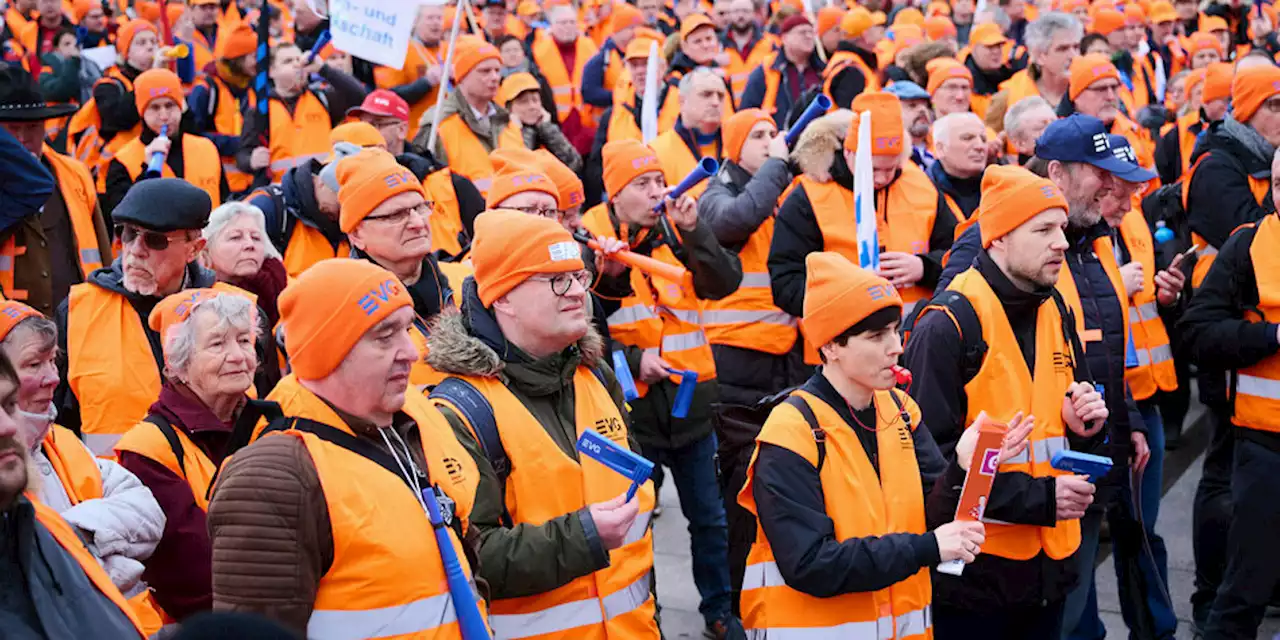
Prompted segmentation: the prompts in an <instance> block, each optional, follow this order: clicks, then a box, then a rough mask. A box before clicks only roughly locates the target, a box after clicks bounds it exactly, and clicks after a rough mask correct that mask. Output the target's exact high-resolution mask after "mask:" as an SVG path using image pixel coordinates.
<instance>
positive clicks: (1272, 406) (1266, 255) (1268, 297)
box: [1231, 215, 1280, 432]
mask: <svg viewBox="0 0 1280 640" xmlns="http://www.w3.org/2000/svg"><path fill="white" fill-rule="evenodd" d="M1249 257H1250V258H1251V259H1252V261H1253V272H1254V275H1255V276H1256V277H1257V280H1258V307H1257V309H1256V311H1247V312H1245V319H1247V320H1249V321H1250V322H1269V323H1276V322H1280V219H1277V217H1276V216H1275V215H1269V216H1266V217H1264V218H1263V219H1262V220H1261V221H1260V222H1259V223H1258V226H1257V230H1256V231H1255V232H1254V236H1253V244H1252V245H1251V246H1250V247H1249ZM1259 314H1261V315H1259ZM1231 422H1232V423H1234V424H1236V425H1239V426H1241V427H1248V428H1250V429H1258V430H1260V431H1272V432H1280V356H1277V355H1275V354H1272V355H1270V356H1268V357H1266V358H1263V359H1262V360H1261V361H1259V362H1258V363H1257V364H1255V365H1253V366H1251V367H1245V368H1244V369H1241V370H1240V371H1238V372H1237V374H1236V387H1235V407H1234V413H1233V415H1232V416H1231Z"/></svg>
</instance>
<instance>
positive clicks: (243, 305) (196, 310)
mask: <svg viewBox="0 0 1280 640" xmlns="http://www.w3.org/2000/svg"><path fill="white" fill-rule="evenodd" d="M256 311H257V310H256V309H255V306H254V303H253V302H251V301H250V300H249V299H248V298H246V297H244V296H242V295H236V294H231V293H222V294H220V295H217V296H214V297H212V298H208V299H205V300H201V301H199V302H197V303H196V304H195V306H194V307H193V308H192V309H191V314H190V315H188V316H187V319H186V320H183V321H182V322H179V323H177V324H175V325H173V326H171V327H169V329H168V331H166V332H165V335H164V363H165V365H164V370H165V375H166V376H168V377H170V378H179V375H180V374H185V373H186V371H187V367H188V366H189V365H190V364H191V358H192V356H194V355H195V352H196V323H195V319H196V317H197V316H198V315H200V314H203V313H212V314H214V318H215V319H216V320H217V323H216V324H215V325H214V329H215V330H217V329H222V328H223V327H226V326H228V325H229V326H231V327H234V328H236V329H252V332H253V336H254V339H255V340H256V339H257V337H258V331H259V330H260V329H259V327H258V325H257V323H255V322H254V319H255V313H256Z"/></svg>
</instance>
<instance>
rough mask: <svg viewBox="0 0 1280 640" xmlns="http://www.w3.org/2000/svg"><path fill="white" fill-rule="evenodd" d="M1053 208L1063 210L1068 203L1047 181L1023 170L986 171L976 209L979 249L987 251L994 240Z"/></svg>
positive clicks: (1009, 168) (999, 169)
mask: <svg viewBox="0 0 1280 640" xmlns="http://www.w3.org/2000/svg"><path fill="white" fill-rule="evenodd" d="M1054 207H1058V208H1061V209H1064V210H1065V209H1066V208H1067V199H1066V198H1064V197H1062V192H1061V191H1058V187H1057V186H1055V185H1054V184H1053V183H1052V182H1050V181H1049V180H1046V179H1045V178H1041V177H1040V176H1037V175H1036V174H1034V173H1031V172H1030V171H1027V170H1026V169H1023V168H1022V167H1017V166H1000V165H992V166H990V167H987V171H986V173H983V174H982V204H980V205H978V224H979V225H980V226H981V227H982V247H983V248H984V249H985V248H987V247H990V246H991V243H992V242H993V241H995V240H996V239H998V238H1002V237H1004V236H1006V235H1008V234H1009V232H1011V231H1013V230H1014V229H1017V228H1018V227H1020V226H1022V225H1023V224H1025V223H1026V222H1027V221H1028V220H1030V219H1032V218H1034V217H1036V216H1038V215H1040V213H1041V212H1043V211H1046V210H1048V209H1052V208H1054Z"/></svg>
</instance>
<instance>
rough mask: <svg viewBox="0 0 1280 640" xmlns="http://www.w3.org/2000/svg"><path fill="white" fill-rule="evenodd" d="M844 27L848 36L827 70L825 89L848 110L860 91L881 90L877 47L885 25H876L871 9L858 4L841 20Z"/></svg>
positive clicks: (828, 63)
mask: <svg viewBox="0 0 1280 640" xmlns="http://www.w3.org/2000/svg"><path fill="white" fill-rule="evenodd" d="M840 30H841V31H842V32H843V33H844V39H843V40H841V41H840V46H839V47H838V48H837V49H836V52H835V53H834V54H833V55H832V56H831V58H830V59H829V60H827V66H826V67H825V68H824V69H823V73H822V92H823V93H825V94H827V95H828V96H831V102H832V103H833V104H834V105H835V106H836V108H839V109H847V108H849V103H851V102H853V99H854V98H855V97H857V96H858V94H860V93H862V92H863V91H878V90H879V89H880V76H879V75H878V74H877V73H876V71H875V70H876V69H877V68H879V61H878V60H877V59H876V53H875V46H876V43H877V42H879V41H880V38H881V37H883V36H884V25H883V24H876V20H875V19H874V18H873V17H872V16H871V12H870V11H868V10H867V9H865V8H863V7H861V6H854V7H853V8H851V9H849V11H848V13H845V14H844V17H843V18H841V19H840Z"/></svg>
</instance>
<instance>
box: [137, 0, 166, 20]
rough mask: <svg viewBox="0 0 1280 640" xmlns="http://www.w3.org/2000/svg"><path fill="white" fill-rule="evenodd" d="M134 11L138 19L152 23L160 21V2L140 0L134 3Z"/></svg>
mask: <svg viewBox="0 0 1280 640" xmlns="http://www.w3.org/2000/svg"><path fill="white" fill-rule="evenodd" d="M133 10H134V13H135V14H136V15H137V16H138V19H139V20H146V21H147V22H150V23H152V24H155V23H156V22H159V21H160V3H159V2H150V1H149V0H141V1H140V2H138V3H136V4H134V6H133Z"/></svg>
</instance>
